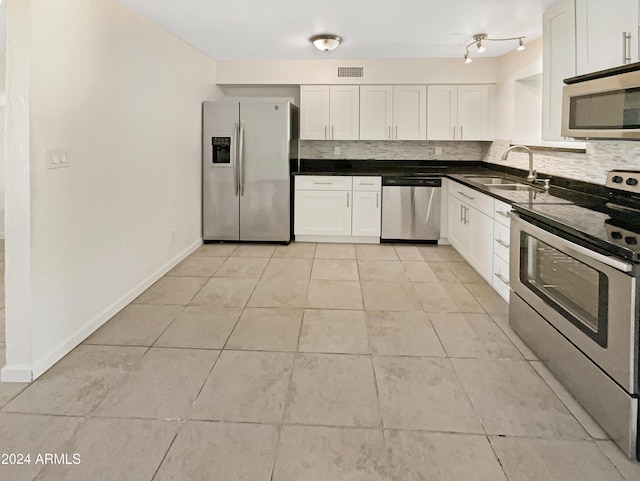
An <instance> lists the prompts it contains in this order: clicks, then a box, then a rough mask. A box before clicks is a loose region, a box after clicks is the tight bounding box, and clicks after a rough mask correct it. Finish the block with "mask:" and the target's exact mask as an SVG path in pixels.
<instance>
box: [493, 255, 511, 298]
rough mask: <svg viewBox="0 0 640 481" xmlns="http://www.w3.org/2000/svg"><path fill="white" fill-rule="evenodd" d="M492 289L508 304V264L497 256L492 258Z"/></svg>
mask: <svg viewBox="0 0 640 481" xmlns="http://www.w3.org/2000/svg"><path fill="white" fill-rule="evenodd" d="M493 288H494V289H495V290H496V292H497V293H498V294H500V296H501V297H502V298H503V299H504V300H505V301H507V302H509V264H507V263H506V262H505V261H503V260H502V259H500V258H499V257H498V256H493Z"/></svg>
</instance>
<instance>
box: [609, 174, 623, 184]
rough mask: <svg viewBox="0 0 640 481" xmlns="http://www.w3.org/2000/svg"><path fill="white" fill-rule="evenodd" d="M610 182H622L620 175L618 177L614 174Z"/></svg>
mask: <svg viewBox="0 0 640 481" xmlns="http://www.w3.org/2000/svg"><path fill="white" fill-rule="evenodd" d="M611 180H612V182H614V183H616V184H622V181H623V180H624V179H623V178H622V177H620V176H619V175H614V176H613V177H612V178H611Z"/></svg>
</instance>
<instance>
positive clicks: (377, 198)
mask: <svg viewBox="0 0 640 481" xmlns="http://www.w3.org/2000/svg"><path fill="white" fill-rule="evenodd" d="M379 198H380V194H378V193H377V192H376V209H377V208H378V201H379Z"/></svg>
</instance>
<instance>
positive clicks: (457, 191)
mask: <svg viewBox="0 0 640 481" xmlns="http://www.w3.org/2000/svg"><path fill="white" fill-rule="evenodd" d="M449 193H450V194H452V195H454V196H455V197H457V198H458V199H460V200H461V201H462V202H464V203H465V204H468V205H470V206H472V207H475V208H476V209H478V210H479V211H480V212H482V213H483V214H486V215H488V216H489V217H493V197H489V196H488V195H485V194H483V193H482V192H478V191H477V190H474V189H472V188H471V187H467V186H466V185H462V184H459V183H458V182H452V183H451V184H450V185H449Z"/></svg>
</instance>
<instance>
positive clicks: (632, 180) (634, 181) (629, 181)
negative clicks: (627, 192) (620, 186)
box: [626, 177, 638, 185]
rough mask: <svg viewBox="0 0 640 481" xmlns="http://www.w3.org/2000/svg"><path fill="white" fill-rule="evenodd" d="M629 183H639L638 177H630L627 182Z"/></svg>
mask: <svg viewBox="0 0 640 481" xmlns="http://www.w3.org/2000/svg"><path fill="white" fill-rule="evenodd" d="M626 184H627V185H638V179H635V178H633V177H629V178H628V179H627V182H626Z"/></svg>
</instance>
